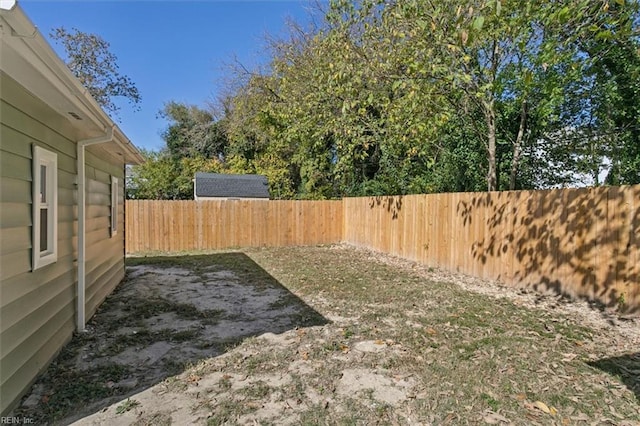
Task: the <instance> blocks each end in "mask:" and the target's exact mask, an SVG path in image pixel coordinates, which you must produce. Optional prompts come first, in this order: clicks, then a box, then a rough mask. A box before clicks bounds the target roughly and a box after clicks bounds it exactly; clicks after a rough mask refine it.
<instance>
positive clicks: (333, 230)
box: [126, 185, 640, 311]
mask: <svg viewBox="0 0 640 426" xmlns="http://www.w3.org/2000/svg"><path fill="white" fill-rule="evenodd" d="M126 215H127V221H126V226H127V229H126V232H127V235H126V240H127V242H126V248H127V252H129V253H135V252H141V251H182V250H201V249H223V248H229V247H255V246H291V245H313V244H326V243H336V242H341V241H342V242H346V243H349V244H353V245H356V246H363V247H368V248H371V249H374V250H378V251H381V252H385V253H389V254H393V255H397V256H401V257H404V258H407V259H411V260H415V261H418V262H421V263H424V264H427V265H432V266H438V267H442V268H446V269H449V270H453V271H459V272H463V273H467V274H470V275H474V276H478V277H483V278H489V279H495V280H499V281H501V282H503V283H504V284H507V285H511V286H522V287H529V288H533V289H535V290H538V291H553V292H555V293H564V294H567V295H571V296H578V297H586V298H589V299H593V300H599V301H601V302H603V303H605V304H606V305H609V306H615V305H623V306H624V307H626V309H627V310H630V311H638V310H640V185H635V186H624V187H604V188H585V189H558V190H547V191H513V192H492V193H455V194H429V195H409V196H384V197H359V198H346V199H344V200H342V201H206V202H195V201H127V205H126Z"/></svg>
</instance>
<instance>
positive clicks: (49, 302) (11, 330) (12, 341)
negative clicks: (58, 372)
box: [0, 273, 75, 359]
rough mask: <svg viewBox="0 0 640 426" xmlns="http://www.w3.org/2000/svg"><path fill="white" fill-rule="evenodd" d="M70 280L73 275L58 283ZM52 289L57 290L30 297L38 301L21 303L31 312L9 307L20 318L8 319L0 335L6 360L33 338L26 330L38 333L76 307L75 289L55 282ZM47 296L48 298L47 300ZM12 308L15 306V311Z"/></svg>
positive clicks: (59, 279)
mask: <svg viewBox="0 0 640 426" xmlns="http://www.w3.org/2000/svg"><path fill="white" fill-rule="evenodd" d="M69 278H73V275H72V274H70V273H68V274H65V275H63V276H62V277H60V278H58V281H61V280H65V279H66V280H68V279H69ZM66 280H65V281H66ZM48 284H52V283H48ZM48 287H49V286H48ZM51 287H53V288H54V289H55V290H51V289H49V288H41V289H38V291H37V293H36V294H31V295H30V296H31V297H32V298H35V299H36V300H25V301H20V303H19V305H23V304H24V305H26V306H29V307H31V308H32V309H30V310H26V309H25V310H23V311H22V312H20V311H19V310H18V309H15V305H16V304H17V303H13V304H11V305H8V306H7V308H8V309H9V310H10V311H11V312H13V313H14V314H16V315H17V316H18V318H17V319H7V324H3V329H2V333H1V334H0V343H1V344H0V357H2V358H3V359H5V357H6V356H7V355H8V354H9V353H11V352H13V351H14V350H15V349H16V348H18V347H19V346H20V345H21V344H22V342H24V341H27V340H28V339H30V338H32V337H31V336H32V335H30V334H25V333H24V330H25V329H28V330H36V332H38V330H40V329H41V328H43V327H44V326H45V324H47V323H48V322H49V321H51V320H52V318H54V317H55V315H58V313H59V312H60V311H62V310H65V309H67V308H68V306H73V305H74V297H75V289H74V288H73V287H70V286H68V285H63V283H60V284H59V285H56V283H55V282H53V284H52V285H51ZM41 295H42V296H41ZM45 295H46V296H47V297H46V298H45ZM12 306H14V308H13V309H12ZM51 306H59V307H60V308H57V309H54V310H52V309H51ZM3 310H4V308H3ZM72 310H74V312H75V307H74V308H72ZM5 327H6V328H5ZM22 349H24V348H22Z"/></svg>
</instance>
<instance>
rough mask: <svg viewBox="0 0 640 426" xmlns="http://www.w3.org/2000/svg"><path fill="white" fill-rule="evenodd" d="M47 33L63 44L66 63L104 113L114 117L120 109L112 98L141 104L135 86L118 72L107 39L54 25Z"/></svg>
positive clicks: (115, 58) (136, 104) (114, 56)
mask: <svg viewBox="0 0 640 426" xmlns="http://www.w3.org/2000/svg"><path fill="white" fill-rule="evenodd" d="M50 36H51V38H52V39H53V40H55V41H56V42H58V43H60V44H62V46H63V47H64V49H65V52H66V59H65V62H66V64H67V66H68V67H69V69H70V70H71V72H72V73H73V74H74V75H75V76H76V77H77V78H78V79H79V80H80V82H81V83H82V85H83V86H84V87H86V88H87V89H88V90H89V93H90V94H91V96H93V98H94V99H95V100H96V101H97V102H98V104H99V105H100V106H101V107H103V108H104V109H105V110H106V111H107V112H109V113H110V114H112V115H115V116H117V112H118V111H119V109H120V108H119V107H118V105H117V104H116V103H115V101H114V98H125V99H127V100H128V101H129V103H130V104H132V105H133V106H134V107H136V106H138V105H139V104H140V102H141V101H142V98H141V96H140V92H139V91H138V88H137V87H136V86H135V84H134V83H133V81H132V80H131V79H130V78H129V77H127V76H126V75H122V74H120V72H119V70H118V69H119V68H118V64H117V60H118V58H117V57H116V55H115V54H113V53H112V52H111V51H110V50H109V47H110V45H109V43H108V42H106V41H105V40H104V39H102V38H101V37H100V36H98V35H95V34H88V33H84V32H82V31H79V30H77V29H75V28H73V29H72V30H71V31H67V30H66V29H65V28H64V27H60V28H55V29H54V30H53V31H52V32H51V34H50Z"/></svg>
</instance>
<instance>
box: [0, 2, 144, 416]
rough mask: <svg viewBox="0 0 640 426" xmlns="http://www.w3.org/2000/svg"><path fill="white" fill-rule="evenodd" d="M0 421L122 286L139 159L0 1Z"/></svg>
mask: <svg viewBox="0 0 640 426" xmlns="http://www.w3.org/2000/svg"><path fill="white" fill-rule="evenodd" d="M0 42H1V44H0V87H1V88H2V90H1V91H0V135H1V136H0V188H1V190H0V232H1V234H2V237H1V238H0V348H1V351H0V413H1V414H0V415H2V416H6V415H7V413H8V412H9V411H10V410H11V409H12V408H13V407H15V405H16V404H17V403H18V402H19V400H20V397H21V396H22V395H23V394H24V392H25V391H26V390H27V389H28V388H29V386H30V385H31V384H32V383H33V382H34V380H35V379H36V377H37V375H38V373H40V372H41V371H43V370H44V369H45V368H46V367H47V365H48V364H49V363H50V361H51V360H52V359H53V358H54V357H55V356H56V354H57V353H58V352H59V351H60V350H61V349H62V347H63V346H64V345H65V344H66V343H67V342H68V341H69V340H70V339H71V337H72V335H73V332H74V330H84V328H85V324H86V321H87V319H88V318H90V317H91V316H92V315H93V314H94V313H95V312H96V309H97V308H98V306H99V305H100V304H101V303H102V302H103V301H104V299H105V298H106V297H107V295H108V294H109V293H111V291H113V289H114V288H115V287H116V286H117V285H118V283H119V282H120V281H121V280H122V279H123V277H124V274H125V264H124V241H125V239H124V226H123V225H124V193H125V191H124V168H125V164H128V163H129V164H139V163H141V162H142V161H143V158H142V156H141V155H140V153H139V152H138V150H137V149H136V148H135V147H134V146H133V144H132V143H131V142H130V141H129V139H127V137H126V136H125V135H124V133H123V132H122V131H121V130H120V128H119V127H118V126H117V125H116V124H115V123H114V122H113V121H112V120H111V119H110V118H109V116H108V115H107V114H106V113H105V112H104V111H103V110H102V109H101V108H100V106H99V105H98V104H97V102H96V101H95V100H94V99H93V98H92V97H91V96H90V95H89V94H88V91H87V90H86V89H85V88H84V87H83V86H82V85H81V84H80V82H79V81H78V80H77V79H76V78H75V77H74V76H73V74H72V73H71V71H70V70H69V69H68V68H67V66H66V65H65V64H64V63H63V61H62V60H61V59H60V58H59V57H58V56H57V55H56V53H55V52H54V50H53V49H52V48H51V46H50V45H49V44H48V43H47V41H46V40H45V39H44V37H43V36H42V34H41V33H40V32H39V31H38V30H37V29H36V27H35V26H34V25H33V23H32V22H31V21H30V20H29V18H28V17H27V16H26V15H25V13H24V11H23V10H22V9H21V8H20V7H19V6H18V5H17V4H16V3H15V1H12V0H2V1H0Z"/></svg>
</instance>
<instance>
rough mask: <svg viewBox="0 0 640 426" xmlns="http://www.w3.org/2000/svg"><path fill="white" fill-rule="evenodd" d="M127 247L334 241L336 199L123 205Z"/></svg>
mask: <svg viewBox="0 0 640 426" xmlns="http://www.w3.org/2000/svg"><path fill="white" fill-rule="evenodd" d="M125 211H126V251H127V253H136V252H145V251H184V250H207V249H223V248H230V247H259V246H294V245H313V244H325V243H334V242H337V241H340V239H341V237H342V203H341V202H340V201H262V200H222V201H151V200H129V201H127V203H126V210H125Z"/></svg>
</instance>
